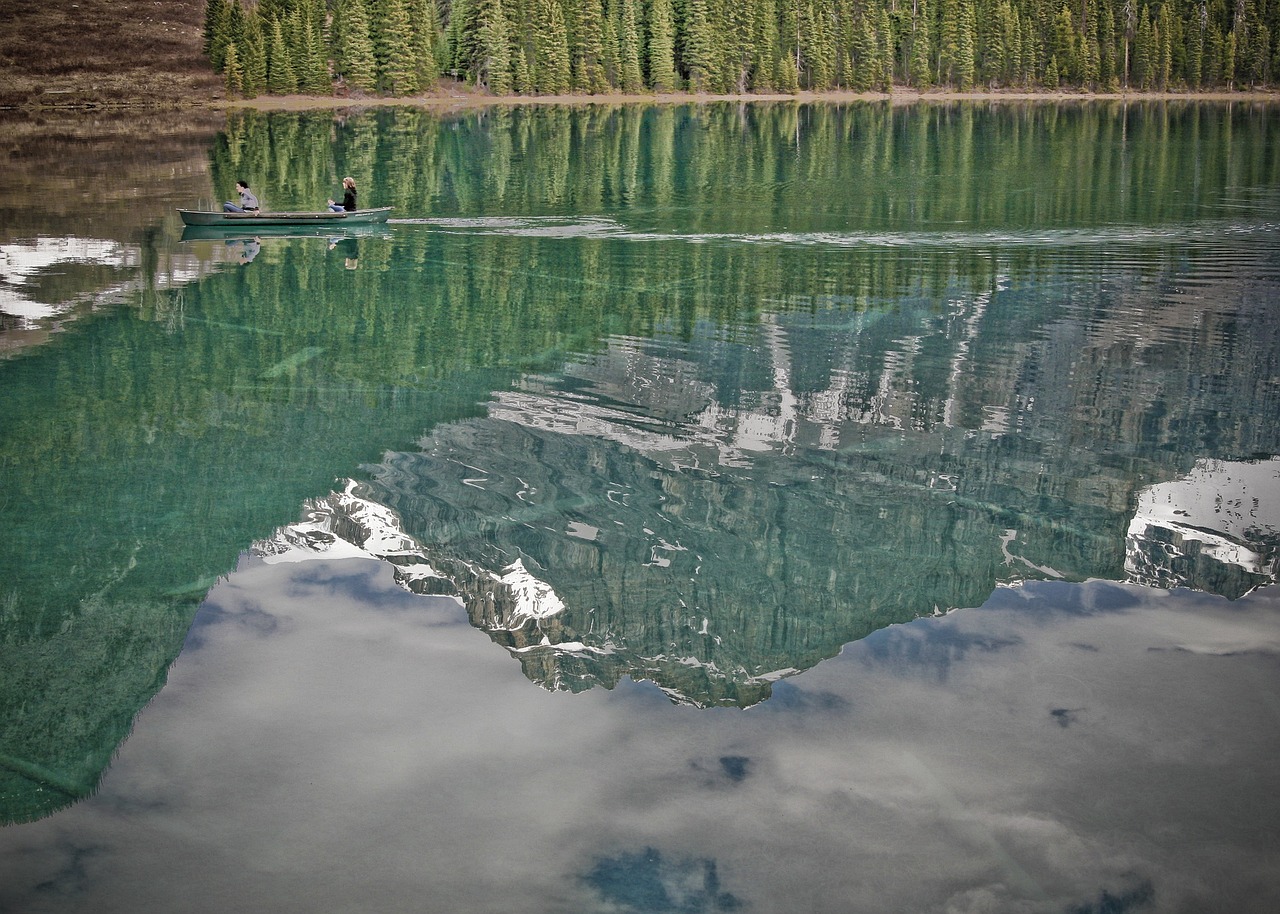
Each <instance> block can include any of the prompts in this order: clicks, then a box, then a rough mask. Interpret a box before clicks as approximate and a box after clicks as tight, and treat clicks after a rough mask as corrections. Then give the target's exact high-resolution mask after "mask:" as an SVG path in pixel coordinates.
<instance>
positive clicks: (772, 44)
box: [751, 0, 778, 92]
mask: <svg viewBox="0 0 1280 914" xmlns="http://www.w3.org/2000/svg"><path fill="white" fill-rule="evenodd" d="M751 12H752V23H751V35H752V48H753V51H754V54H753V57H752V61H751V91H753V92H772V91H773V88H774V83H773V79H774V70H775V69H776V66H777V65H776V63H775V60H776V57H777V49H778V21H777V10H776V7H775V4H774V0H756V2H755V3H753V4H752V6H751Z"/></svg>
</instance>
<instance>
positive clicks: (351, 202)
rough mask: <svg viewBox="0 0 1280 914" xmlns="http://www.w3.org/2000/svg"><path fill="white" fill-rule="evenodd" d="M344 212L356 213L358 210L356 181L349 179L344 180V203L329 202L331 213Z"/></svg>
mask: <svg viewBox="0 0 1280 914" xmlns="http://www.w3.org/2000/svg"><path fill="white" fill-rule="evenodd" d="M343 210H346V211H347V212H349V213H351V212H355V210H356V179H355V178H351V177H347V178H343V179H342V202H341V203H334V202H333V201H332V200H330V201H329V211H330V212H334V213H340V212H342V211H343Z"/></svg>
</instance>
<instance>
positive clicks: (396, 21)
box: [374, 0, 418, 95]
mask: <svg viewBox="0 0 1280 914" xmlns="http://www.w3.org/2000/svg"><path fill="white" fill-rule="evenodd" d="M381 7H382V27H381V28H380V29H379V30H378V31H379V35H380V39H381V46H375V47H374V58H375V59H376V60H377V62H378V85H379V86H380V87H381V88H382V89H383V90H384V91H386V92H387V93H388V94H390V95H411V94H413V93H414V92H417V91H418V61H417V57H416V55H415V54H414V44H413V26H412V24H411V23H410V22H409V9H408V7H407V6H405V3H404V0H382V4H381Z"/></svg>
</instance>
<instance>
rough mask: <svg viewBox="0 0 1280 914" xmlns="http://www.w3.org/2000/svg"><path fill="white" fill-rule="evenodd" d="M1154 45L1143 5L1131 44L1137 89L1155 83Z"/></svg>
mask: <svg viewBox="0 0 1280 914" xmlns="http://www.w3.org/2000/svg"><path fill="white" fill-rule="evenodd" d="M1155 66H1156V47H1155V36H1154V35H1153V34H1152V30H1151V19H1150V17H1148V16H1147V10H1146V7H1145V6H1144V7H1143V9H1142V13H1141V16H1140V17H1139V20H1138V34H1137V37H1136V38H1135V40H1134V44H1133V82H1134V85H1136V86H1137V87H1138V88H1139V89H1150V88H1151V87H1152V86H1153V85H1154V84H1155Z"/></svg>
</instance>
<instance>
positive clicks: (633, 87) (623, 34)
mask: <svg viewBox="0 0 1280 914" xmlns="http://www.w3.org/2000/svg"><path fill="white" fill-rule="evenodd" d="M637 2H638V0H621V7H622V9H621V10H620V11H619V18H620V20H621V23H620V25H621V27H620V29H619V35H618V53H619V56H620V58H621V73H620V74H619V77H620V78H619V82H620V83H621V85H622V91H623V92H630V93H636V92H639V91H641V90H642V89H643V88H644V74H643V73H642V72H641V71H640V23H639V17H638V15H637V12H636V4H637Z"/></svg>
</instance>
